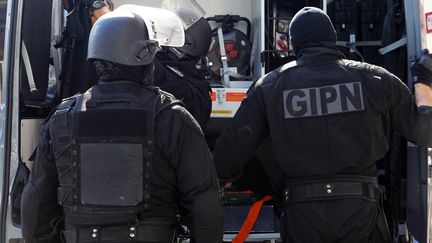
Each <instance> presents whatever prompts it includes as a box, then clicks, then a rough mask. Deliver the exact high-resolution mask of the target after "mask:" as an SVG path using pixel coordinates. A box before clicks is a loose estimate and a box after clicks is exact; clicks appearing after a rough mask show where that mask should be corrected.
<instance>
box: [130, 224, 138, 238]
mask: <svg viewBox="0 0 432 243" xmlns="http://www.w3.org/2000/svg"><path fill="white" fill-rule="evenodd" d="M136 233H137V226H136V225H131V226H129V240H135V239H136V237H137V234H136Z"/></svg>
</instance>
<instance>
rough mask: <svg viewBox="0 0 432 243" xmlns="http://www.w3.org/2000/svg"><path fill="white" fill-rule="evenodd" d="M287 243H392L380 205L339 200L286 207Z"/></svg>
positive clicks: (369, 202) (285, 234) (285, 230)
mask: <svg viewBox="0 0 432 243" xmlns="http://www.w3.org/2000/svg"><path fill="white" fill-rule="evenodd" d="M281 220H282V225H283V226H282V230H281V231H283V232H282V238H283V239H284V242H286V243H300V242H303V243H309V242H322V243H336V242H349V243H356V242H367V243H374V242H377V243H378V242H380V243H381V242H390V239H389V237H390V235H389V233H388V228H387V225H386V221H385V216H384V214H383V213H382V210H381V209H380V206H379V203H377V202H375V201H371V200H365V199H360V198H358V199H335V200H323V201H309V202H301V203H300V202H299V203H293V204H286V205H285V211H284V213H283V214H282V217H281Z"/></svg>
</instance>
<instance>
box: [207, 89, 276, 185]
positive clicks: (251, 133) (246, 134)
mask: <svg viewBox="0 0 432 243" xmlns="http://www.w3.org/2000/svg"><path fill="white" fill-rule="evenodd" d="M268 133H269V130H268V124H267V118H266V114H265V105H264V100H263V95H262V89H261V85H260V81H258V82H257V83H256V84H255V85H253V86H252V87H251V88H250V89H249V90H248V92H247V94H246V97H245V99H244V100H243V102H242V103H241V105H240V108H239V109H238V110H237V113H236V114H235V116H234V118H233V121H232V123H231V125H230V127H229V128H227V129H225V130H224V131H223V133H222V135H221V136H220V137H219V138H218V139H217V141H216V145H215V149H214V152H213V156H214V162H215V165H216V170H217V173H218V176H219V178H221V179H224V180H230V179H235V178H236V177H239V176H240V175H241V173H242V171H243V168H244V167H245V165H246V164H247V163H248V162H249V161H250V160H251V159H252V157H253V155H254V153H255V152H256V150H257V148H258V146H259V145H260V144H261V142H262V141H263V140H264V138H265V137H267V135H268Z"/></svg>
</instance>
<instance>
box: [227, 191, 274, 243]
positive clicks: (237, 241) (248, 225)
mask: <svg viewBox="0 0 432 243" xmlns="http://www.w3.org/2000/svg"><path fill="white" fill-rule="evenodd" d="M271 199H272V197H271V196H265V197H264V198H263V199H261V200H259V201H256V202H255V203H254V204H253V205H252V207H251V209H250V210H249V213H248V216H247V217H246V220H245V221H244V223H243V225H242V227H241V229H240V232H239V233H238V234H237V236H236V237H235V238H234V239H233V240H232V243H243V242H244V241H245V240H246V239H247V237H248V235H249V233H250V232H251V230H252V228H253V227H254V225H255V222H256V221H257V218H258V215H259V213H260V211H261V208H262V206H263V204H264V203H265V202H267V201H270V200H271Z"/></svg>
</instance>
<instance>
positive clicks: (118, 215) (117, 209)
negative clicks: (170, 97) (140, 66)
mask: <svg viewBox="0 0 432 243" xmlns="http://www.w3.org/2000/svg"><path fill="white" fill-rule="evenodd" d="M110 85H111V84H110ZM105 86H108V85H105ZM110 90H111V89H109V87H102V88H100V87H98V88H92V89H90V90H89V91H87V92H86V93H84V94H83V95H76V96H74V97H71V98H68V99H65V100H64V101H63V102H62V103H61V104H60V106H59V107H58V109H57V110H56V112H55V113H54V115H53V117H52V121H53V122H52V126H50V133H51V143H52V149H53V153H54V155H55V161H56V165H57V172H58V179H59V188H58V201H59V204H60V205H61V206H62V207H63V210H64V213H65V222H66V223H67V224H70V225H75V226H86V225H125V224H126V225H128V224H132V223H135V222H137V221H138V220H140V219H139V214H140V212H142V211H143V210H146V209H149V207H150V204H149V200H150V198H151V197H152V195H151V193H150V184H151V178H152V162H153V151H154V149H153V144H154V121H155V116H156V112H157V109H160V105H161V95H160V94H159V92H158V91H157V90H156V89H151V88H145V87H142V86H137V89H136V90H134V91H133V92H131V93H115V92H112V91H110ZM158 107H159V108H158Z"/></svg>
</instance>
